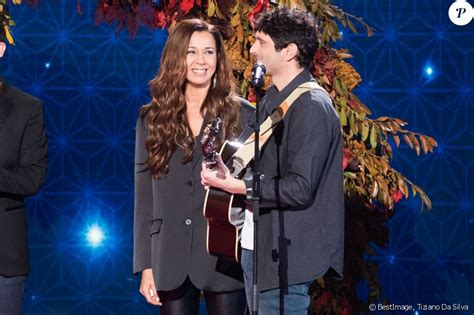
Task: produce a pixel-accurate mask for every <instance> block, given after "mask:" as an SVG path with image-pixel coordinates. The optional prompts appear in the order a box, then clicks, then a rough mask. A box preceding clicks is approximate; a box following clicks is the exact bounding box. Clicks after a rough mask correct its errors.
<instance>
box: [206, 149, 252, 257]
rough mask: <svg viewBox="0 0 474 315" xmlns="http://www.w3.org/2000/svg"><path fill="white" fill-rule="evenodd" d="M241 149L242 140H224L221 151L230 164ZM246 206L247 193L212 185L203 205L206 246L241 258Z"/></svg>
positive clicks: (223, 255)
mask: <svg viewBox="0 0 474 315" xmlns="http://www.w3.org/2000/svg"><path fill="white" fill-rule="evenodd" d="M237 149H238V144H237V145H236V144H232V143H230V142H225V143H224V145H223V147H222V150H221V152H220V155H221V157H222V159H223V161H224V163H226V165H228V166H229V165H230V164H232V163H231V157H232V155H233V154H234V153H235V152H236V151H237ZM231 172H232V170H231ZM239 175H240V174H236V175H235V176H236V177H238V176H239ZM244 209H245V197H244V196H236V195H233V194H230V193H228V192H226V191H224V190H221V189H218V188H214V187H210V188H209V190H208V191H207V193H206V199H205V201H204V208H203V213H204V216H205V217H206V218H207V238H206V240H207V242H206V247H207V251H208V253H209V254H211V255H214V256H218V257H223V258H226V259H229V260H233V261H236V262H238V261H239V260H240V251H241V249H240V230H241V228H242V225H243V222H244V216H245V212H244Z"/></svg>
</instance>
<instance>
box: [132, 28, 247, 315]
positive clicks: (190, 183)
mask: <svg viewBox="0 0 474 315" xmlns="http://www.w3.org/2000/svg"><path fill="white" fill-rule="evenodd" d="M233 82H234V81H233V76H232V71H231V69H230V63H229V61H228V59H227V56H226V54H225V50H224V45H223V41H222V38H221V37H220V34H219V32H218V30H217V29H215V28H214V27H212V26H211V25H209V24H207V23H206V22H204V21H201V20H198V19H192V20H185V21H183V22H181V23H180V24H178V25H177V26H175V28H174V29H173V30H172V31H171V33H170V35H169V38H168V40H167V42H166V45H165V47H164V50H163V54H162V57H161V66H160V69H159V71H158V74H157V75H156V77H155V78H154V79H153V80H152V81H151V82H150V90H151V96H152V101H151V102H150V103H149V104H148V105H145V106H144V107H143V108H142V109H141V111H140V114H141V115H140V118H139V119H138V122H137V129H136V151H135V162H136V169H135V222H134V259H133V265H134V266H133V268H134V272H135V273H138V272H142V280H141V285H140V292H141V294H142V295H143V296H144V297H145V298H146V300H147V301H148V303H150V304H153V305H159V306H161V314H197V313H198V309H199V297H200V292H201V290H202V291H204V297H205V299H206V304H207V310H208V314H243V313H244V310H245V305H246V303H245V293H244V290H243V283H241V282H240V281H237V280H235V279H233V278H231V277H228V276H225V275H223V274H221V273H218V272H216V271H215V268H216V261H217V260H216V258H215V257H212V256H210V255H209V254H208V253H207V251H206V220H205V218H204V217H203V215H202V207H203V203H204V197H205V191H204V189H203V187H202V186H201V184H200V171H201V162H202V150H201V148H200V146H199V142H200V139H201V137H202V132H203V129H204V126H205V125H206V124H207V123H208V122H210V121H212V119H215V118H216V117H217V116H219V117H221V119H222V121H223V123H222V126H223V127H222V131H221V134H222V137H221V141H223V140H225V139H229V138H235V137H237V136H238V135H239V134H240V131H241V129H242V125H241V118H244V117H245V118H247V117H250V115H251V110H250V109H249V107H248V105H244V106H242V104H243V102H242V100H240V99H239V98H237V97H236V96H235V94H234V90H235V86H234V83H233ZM241 114H242V115H241ZM241 116H242V117H241Z"/></svg>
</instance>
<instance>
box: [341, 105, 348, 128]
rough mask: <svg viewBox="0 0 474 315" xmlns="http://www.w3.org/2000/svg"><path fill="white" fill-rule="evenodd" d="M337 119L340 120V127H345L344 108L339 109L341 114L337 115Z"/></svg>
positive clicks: (345, 115) (345, 116)
mask: <svg viewBox="0 0 474 315" xmlns="http://www.w3.org/2000/svg"><path fill="white" fill-rule="evenodd" d="M339 119H340V120H341V126H343V127H344V126H347V114H346V109H345V108H344V107H343V108H341V112H340V113H339Z"/></svg>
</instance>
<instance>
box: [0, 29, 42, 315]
mask: <svg viewBox="0 0 474 315" xmlns="http://www.w3.org/2000/svg"><path fill="white" fill-rule="evenodd" d="M6 49H7V45H6V42H5V30H4V29H3V27H2V28H1V29H0V58H3V55H4V53H5V50H6ZM46 152H47V139H46V133H45V128H44V122H43V108H42V105H41V101H40V100H39V99H37V98H35V97H33V96H31V95H29V94H26V93H25V92H22V91H20V90H19V89H17V88H15V87H13V86H12V85H10V84H8V83H7V82H6V81H4V80H3V79H1V78H0V314H2V315H3V314H8V315H15V314H21V309H22V301H23V292H24V288H25V280H26V275H27V274H28V273H29V262H28V244H27V237H26V213H25V197H27V196H32V195H34V194H36V193H37V192H38V190H39V189H40V187H41V185H42V184H43V182H44V178H45V172H46V164H47V162H46Z"/></svg>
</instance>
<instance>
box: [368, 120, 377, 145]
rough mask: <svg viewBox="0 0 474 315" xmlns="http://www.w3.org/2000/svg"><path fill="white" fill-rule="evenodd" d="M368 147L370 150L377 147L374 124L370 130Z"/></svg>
mask: <svg viewBox="0 0 474 315" xmlns="http://www.w3.org/2000/svg"><path fill="white" fill-rule="evenodd" d="M370 145H371V146H372V148H375V147H377V129H376V128H375V124H374V125H372V129H371V130H370Z"/></svg>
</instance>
